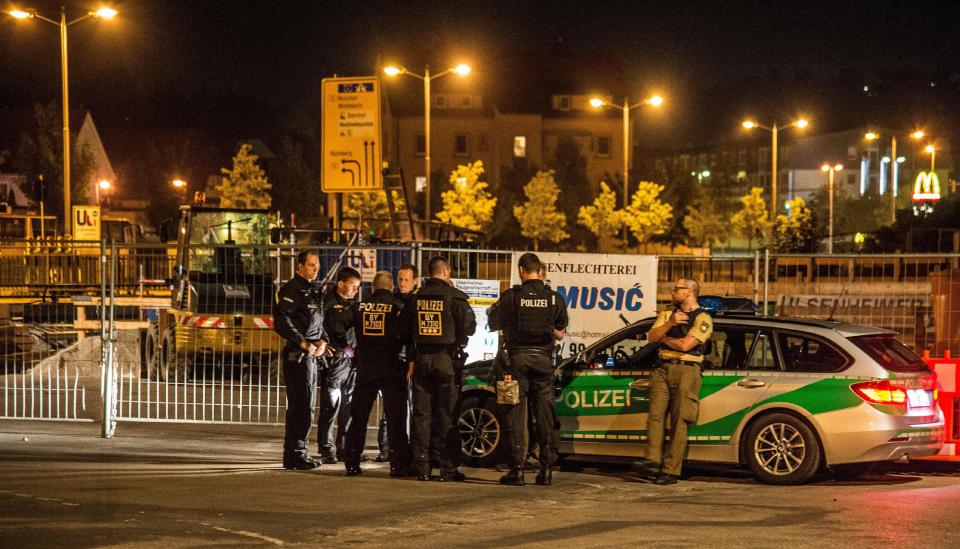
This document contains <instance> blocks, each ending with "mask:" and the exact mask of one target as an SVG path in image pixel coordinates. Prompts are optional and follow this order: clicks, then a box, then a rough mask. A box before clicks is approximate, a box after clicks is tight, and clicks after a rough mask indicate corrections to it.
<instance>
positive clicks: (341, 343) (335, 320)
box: [323, 290, 357, 351]
mask: <svg viewBox="0 0 960 549" xmlns="http://www.w3.org/2000/svg"><path fill="white" fill-rule="evenodd" d="M356 312H357V309H356V303H355V302H354V301H352V300H347V299H344V298H342V297H340V294H338V293H337V291H336V290H334V291H333V292H331V293H329V294H327V299H326V301H325V303H324V306H323V331H324V333H326V336H327V341H328V342H329V343H330V345H333V348H334V349H336V350H337V351H341V350H343V349H346V348H347V347H356V346H357V340H356V337H355V333H354V330H353V327H354V324H356V320H355V319H354V317H355V315H356Z"/></svg>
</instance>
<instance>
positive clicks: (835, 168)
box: [820, 164, 843, 254]
mask: <svg viewBox="0 0 960 549" xmlns="http://www.w3.org/2000/svg"><path fill="white" fill-rule="evenodd" d="M842 169H843V164H824V165H823V166H820V170H821V171H823V172H827V173H828V174H829V180H828V181H829V182H828V184H827V197H828V200H827V203H828V204H829V212H830V213H829V216H828V217H829V221H828V227H829V229H828V232H827V253H828V254H832V253H833V176H834V174H835V173H836V172H839V171H840V170H842Z"/></svg>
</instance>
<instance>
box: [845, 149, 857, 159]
mask: <svg viewBox="0 0 960 549" xmlns="http://www.w3.org/2000/svg"><path fill="white" fill-rule="evenodd" d="M856 159H857V148H856V147H847V160H856Z"/></svg>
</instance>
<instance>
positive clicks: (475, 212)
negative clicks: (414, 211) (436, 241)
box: [437, 160, 497, 231]
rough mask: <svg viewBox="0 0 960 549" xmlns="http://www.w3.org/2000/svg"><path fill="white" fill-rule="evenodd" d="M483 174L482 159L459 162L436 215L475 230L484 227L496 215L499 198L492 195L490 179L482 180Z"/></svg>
mask: <svg viewBox="0 0 960 549" xmlns="http://www.w3.org/2000/svg"><path fill="white" fill-rule="evenodd" d="M481 175H483V162H481V161H479V160H477V161H476V162H474V163H473V164H467V165H460V166H457V169H455V170H453V172H451V174H450V186H451V187H452V188H451V189H450V190H448V191H444V192H443V195H441V198H442V200H443V210H442V211H440V212H437V219H439V220H440V221H442V222H443V223H451V224H453V225H456V226H458V227H464V228H466V229H470V230H474V231H485V230H486V229H487V226H488V225H489V224H490V221H491V220H492V219H493V209H494V208H495V207H496V206H497V199H496V198H493V197H492V196H490V193H489V192H488V191H487V183H486V182H484V181H480V176H481Z"/></svg>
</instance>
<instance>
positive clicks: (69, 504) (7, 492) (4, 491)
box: [0, 490, 80, 507]
mask: <svg viewBox="0 0 960 549" xmlns="http://www.w3.org/2000/svg"><path fill="white" fill-rule="evenodd" d="M0 494H10V495H12V496H16V497H18V498H26V499H33V500H37V501H49V502H51V503H59V504H60V505H66V506H67V507H80V504H79V503H73V502H70V501H63V500H62V499H57V498H45V497H41V496H34V495H31V494H20V493H18V492H11V491H10V490H0Z"/></svg>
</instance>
